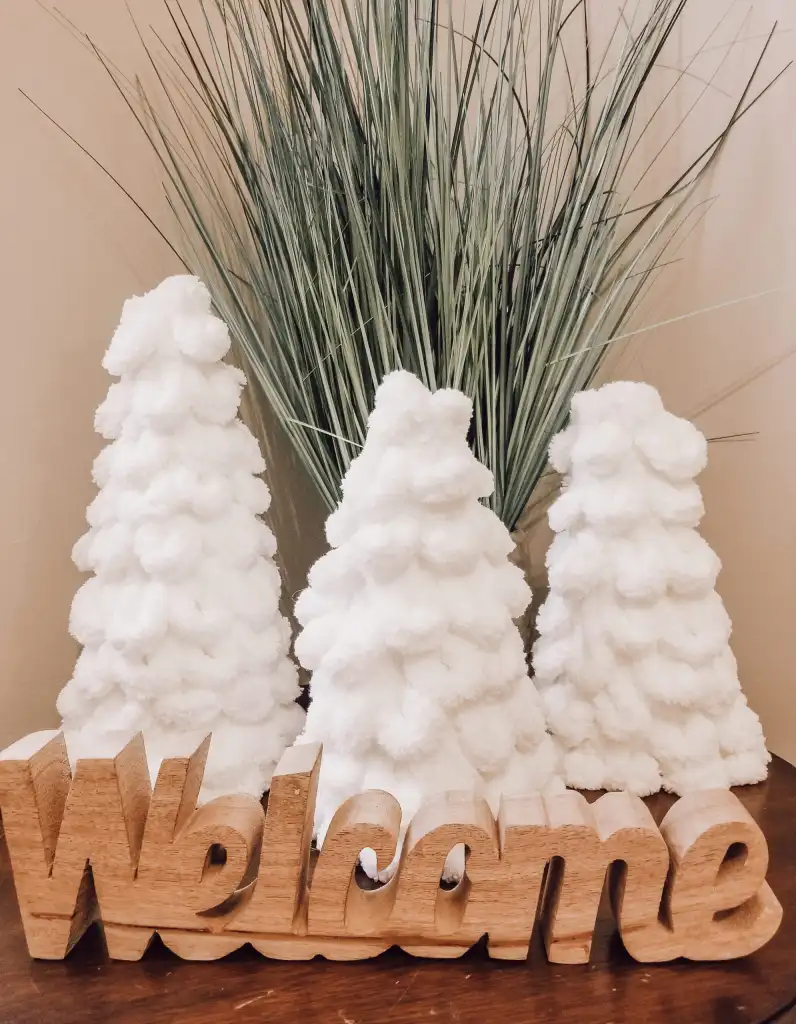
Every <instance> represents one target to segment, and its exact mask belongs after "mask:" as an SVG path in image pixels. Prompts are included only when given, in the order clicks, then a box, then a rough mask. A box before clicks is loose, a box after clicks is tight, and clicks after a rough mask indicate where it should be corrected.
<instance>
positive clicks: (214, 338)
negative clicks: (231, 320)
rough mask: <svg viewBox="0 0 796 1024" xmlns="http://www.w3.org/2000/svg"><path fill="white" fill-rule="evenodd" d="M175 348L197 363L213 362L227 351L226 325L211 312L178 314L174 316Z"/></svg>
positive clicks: (228, 343)
mask: <svg viewBox="0 0 796 1024" xmlns="http://www.w3.org/2000/svg"><path fill="white" fill-rule="evenodd" d="M174 341H175V344H176V346H177V349H178V350H179V351H180V352H181V353H182V354H183V355H184V356H188V357H189V358H190V359H194V360H196V362H197V363H215V362H217V361H218V360H219V359H222V358H223V357H224V356H225V355H226V354H227V352H228V351H229V346H230V337H229V330H228V328H227V325H226V324H225V323H224V321H223V320H219V319H218V317H215V316H213V315H212V314H207V313H203V314H200V315H198V316H197V315H192V314H187V315H186V314H180V315H178V316H176V317H175V318H174Z"/></svg>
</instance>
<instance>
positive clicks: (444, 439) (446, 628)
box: [296, 371, 560, 878]
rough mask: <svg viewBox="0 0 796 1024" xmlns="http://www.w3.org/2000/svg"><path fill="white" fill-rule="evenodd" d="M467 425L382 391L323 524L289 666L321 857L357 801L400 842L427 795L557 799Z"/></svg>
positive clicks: (438, 407) (404, 386)
mask: <svg viewBox="0 0 796 1024" xmlns="http://www.w3.org/2000/svg"><path fill="white" fill-rule="evenodd" d="M471 416H472V403H471V402H470V400H469V399H468V398H467V397H465V395H463V394H462V393H461V392H459V391H454V390H440V391H437V392H435V393H434V394H432V393H430V392H429V391H428V390H427V388H426V387H425V386H424V385H423V384H421V383H420V381H419V380H418V379H417V378H416V377H414V376H413V375H412V374H410V373H407V372H405V371H398V372H395V373H391V374H388V375H387V377H385V379H384V382H383V383H382V385H381V387H380V388H379V389H378V391H377V393H376V402H375V409H374V411H373V413H372V414H371V416H370V419H369V423H368V433H367V437H366V440H365V445H364V448H363V450H362V452H361V453H360V454H359V455H358V456H357V457H356V458H355V459H354V461H353V462H352V464H351V466H350V468H349V470H348V472H347V473H346V476H345V479H344V480H343V498H342V501H341V503H340V505H339V507H338V509H337V510H336V511H335V512H334V513H332V515H331V516H330V517H329V519H328V521H327V524H326V535H327V539H328V541H329V544H330V545H331V550H330V551H329V552H328V553H327V554H325V555H324V556H323V557H322V558H321V559H320V560H319V561H318V562H317V563H316V564H315V565H314V567H313V568H312V570H311V572H310V576H309V587H308V589H307V590H305V591H304V592H303V593H302V594H301V595H300V597H299V599H298V602H297V605H296V616H297V618H298V620H299V622H300V623H301V625H302V626H303V627H304V629H303V631H302V633H301V634H300V635H299V637H298V639H297V641H296V654H297V656H298V657H299V659H300V661H301V662H302V664H303V665H304V666H305V667H306V668H308V669H310V670H312V680H311V688H310V689H311V694H312V704H311V706H310V709H309V712H308V716H307V725H306V729H305V734H304V736H305V738H306V739H308V740H316V741H318V740H319V741H322V742H323V745H324V756H323V764H322V767H321V777H320V784H319V791H318V805H317V817H316V828H317V833H318V838H319V841H321V840H322V839H323V836H324V834H325V831H326V828H327V826H328V824H329V820H330V818H331V816H332V814H333V813H334V811H335V810H336V809H337V807H338V806H339V805H340V803H341V802H342V801H343V800H345V799H346V798H347V797H348V796H350V795H351V794H353V793H357V792H359V791H360V790H363V789H383V790H386V791H388V792H390V793H392V794H393V795H394V796H395V797H396V798H397V799H398V800H399V802H400V804H401V808H402V811H403V827H404V828H406V826H407V824H408V821H409V818H410V817H411V816H412V815H413V814H414V812H415V811H416V810H417V808H418V806H419V804H420V802H421V801H422V800H423V799H424V798H425V797H427V796H429V795H431V794H433V793H438V792H441V791H444V790H455V789H474V790H476V791H477V792H481V793H482V794H483V795H485V796H486V797H487V798H488V799H489V800H490V802H491V803H492V805H493V807H495V806H496V805H497V801H498V799H499V795H500V793H501V791H503V792H517V791H521V792H528V791H531V790H544V789H546V788H550V787H553V788H555V786H556V782H557V776H556V763H555V752H554V749H553V744H552V741H551V740H550V737H549V736H547V735H546V733H545V727H544V716H543V714H542V710H541V706H540V702H539V700H538V696H537V694H536V692H535V690H534V687H533V684H532V683H531V681H530V679H529V678H528V675H527V670H526V665H525V659H524V655H523V644H522V639H521V637H520V634H519V632H518V630H517V628H516V626H515V625H514V623H513V621H512V619H513V618H515V617H517V616H519V615H520V614H521V613H522V612H523V611H524V610H525V608H526V606H527V604H528V601H529V599H530V591H529V589H528V587H527V585H526V583H525V581H524V579H523V574H522V571H521V570H520V569H518V568H517V567H515V566H514V565H512V564H511V563H510V562H509V561H508V555H509V554H510V552H511V551H512V549H513V543H512V541H511V538H510V536H509V533H508V531H507V530H506V528H505V526H504V525H503V524H502V523H501V522H500V520H499V519H498V517H497V516H496V515H495V514H494V513H493V512H492V511H490V509H488V508H487V507H486V506H485V505H483V504H481V502H480V501H479V499H480V498H482V497H486V496H488V495H489V494H490V493H491V491H492V488H493V480H492V474H491V473H490V471H489V470H488V469H486V468H485V467H484V466H482V465H481V464H480V463H479V462H478V461H477V460H476V458H475V456H474V455H473V454H472V452H471V450H470V448H469V446H468V444H467V430H468V426H469V423H470V419H471ZM559 785H560V783H559ZM363 864H364V866H365V869H366V870H367V871H368V873H369V874H374V873H375V866H374V864H373V863H372V862H370V863H368V861H367V858H366V859H365V860H363ZM449 865H450V866H449V869H448V870H449V873H450V874H451V875H456V874H458V873H459V872H460V869H461V865H460V863H459V865H458V867H457V865H456V863H455V861H452V860H450V859H449ZM380 867H381V868H382V869H383V870H382V872H381V877H382V878H384V877H386V876H387V875H388V874H389V867H387V868H386V870H384V869H385V866H384V865H381V866H380Z"/></svg>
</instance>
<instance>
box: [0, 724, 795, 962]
mask: <svg viewBox="0 0 796 1024" xmlns="http://www.w3.org/2000/svg"><path fill="white" fill-rule="evenodd" d="M30 746H31V744H30V743H28V745H27V749H26V748H25V747H24V746H21V745H20V744H17V745H15V747H11V748H9V749H8V750H7V751H6V752H5V754H2V755H0V811H1V812H2V820H3V825H4V829H5V837H6V842H7V844H8V850H9V854H10V858H11V865H12V870H13V875H14V882H15V884H16V891H17V896H18V899H19V905H20V910H21V913H22V921H23V924H24V929H25V937H26V940H27V944H28V949H29V951H30V954H31V956H34V957H41V958H45V959H60V958H62V957H64V956H66V954H67V953H68V952H69V950H70V949H71V948H72V947H73V946H74V944H75V943H76V942H77V941H78V939H79V938H80V936H81V935H82V934H83V932H84V931H85V930H86V928H87V927H88V926H89V925H90V924H91V923H92V922H93V921H95V920H99V921H101V924H102V927H103V929H104V933H105V938H106V941H107V947H108V953H109V955H110V956H111V957H112V958H114V959H119V960H137V959H139V958H140V957H141V956H142V955H143V953H144V951H145V950H146V948H147V946H148V945H149V943H150V941H151V940H152V938H153V936H154V934H155V932H157V933H158V934H159V935H160V936H161V938H162V940H163V942H164V943H165V944H166V945H167V946H168V947H169V948H170V949H171V950H173V951H174V952H175V953H176V954H177V955H178V956H180V957H183V958H185V959H189V960H212V959H216V958H218V957H221V956H224V955H225V954H227V953H230V952H232V951H233V950H235V949H237V948H238V947H240V946H243V945H244V944H245V943H251V945H252V946H254V948H255V949H257V950H259V952H260V953H262V954H263V955H265V956H267V957H275V958H278V959H283V960H303V959H310V958H312V957H314V956H319V955H320V956H324V957H327V958H329V959H332V960H357V959H363V958H366V957H372V956H375V955H377V954H379V953H381V952H382V951H383V950H385V949H387V948H388V947H390V946H393V945H398V946H400V947H402V948H403V949H404V950H406V951H407V952H409V953H411V954H414V955H416V956H428V957H456V956H460V955H461V954H463V953H464V952H465V951H466V950H468V949H469V948H470V947H471V946H472V945H473V944H474V943H476V942H477V941H478V940H479V939H480V938H481V937H482V936H484V935H487V936H488V940H487V941H488V946H487V948H488V951H489V955H490V956H492V957H498V958H502V959H510V960H523V959H525V957H526V956H527V954H528V947H529V941H530V936H531V932H532V930H533V928H534V923H535V921H536V919H537V906H538V907H539V920H540V926H541V928H542V933H543V936H544V942H545V947H546V950H547V956H548V958H549V959H550V960H551V961H554V962H556V963H568V964H578V963H586V962H587V961H588V959H589V953H590V949H591V939H592V932H593V929H594V926H595V919H596V916H597V909H598V904H599V901H600V895H601V892H602V888H603V883H604V880H605V876H606V872H608V876H609V883H610V894H611V903H612V907H613V911H614V914H615V916H616V920H617V923H618V927H619V932H620V934H621V937H622V940H623V942H624V944H625V947H626V948H627V950H628V952H629V953H630V955H631V956H633V957H634V958H635V959H636V960H640V961H643V962H646V963H652V962H658V961H666V960H672V959H674V958H675V957H686V958H689V959H692V960H726V959H731V958H734V957H741V956H745V955H747V954H749V953H752V952H754V951H755V950H756V949H758V948H760V947H761V946H762V945H763V944H764V943H766V942H767V941H768V940H769V939H770V938H771V937H772V936H773V935H774V933H775V932H776V930H777V928H778V926H779V923H780V920H781V917H782V908H781V907H780V905H779V903H778V901H777V899H776V897H775V896H774V894H773V893H772V891H771V889H770V888H769V886H768V885H767V883H766V881H765V875H766V870H767V866H768V851H767V847H766V842H765V838H764V837H763V834H762V833H761V831H760V829H759V828H758V826H757V825H756V823H755V822H754V820H753V819H752V818H751V817H750V815H749V814H748V813H747V812H746V810H745V809H744V808H743V806H742V805H741V803H740V802H739V801H738V799H737V798H736V797H735V796H734V795H733V794H732V793H730V792H728V791H719V790H712V791H706V792H702V793H696V794H693V795H691V796H687V797H683V798H682V799H681V800H679V801H678V802H677V803H676V804H675V805H674V806H673V807H672V809H671V810H670V811H669V813H668V814H667V816H666V818H665V819H664V821H663V823H662V825H661V827H660V829H658V827H657V826H656V825H655V822H654V820H653V818H652V816H651V815H650V813H649V811H648V810H647V808H646V806H645V805H644V803H643V802H642V801H641V800H640V799H639V798H637V797H634V796H631V795H629V794H628V793H609V794H608V795H606V796H603V797H601V798H600V799H599V800H597V802H596V803H594V804H591V805H589V804H587V802H586V800H585V799H584V798H583V797H582V796H581V795H580V794H578V793H575V792H567V793H565V794H562V795H560V796H555V797H552V798H542V797H540V796H538V795H537V796H527V797H519V798H507V799H504V800H503V802H502V804H501V807H500V813H499V815H498V818H497V821H495V819H494V817H493V816H492V814H491V812H490V810H489V807H488V805H487V804H486V803H485V802H484V801H483V800H480V799H475V798H474V797H473V796H472V795H470V794H467V793H448V794H446V795H445V796H443V797H440V798H439V799H437V800H434V801H431V802H430V803H428V804H426V805H425V806H424V807H423V808H421V810H420V811H419V812H418V814H417V815H416V816H415V817H414V819H413V820H412V822H411V824H410V826H409V830H408V833H407V836H406V840H405V843H404V846H403V850H402V854H401V859H400V863H399V868H398V870H397V872H396V874H395V876H394V877H393V878H392V880H391V881H390V882H389V883H388V884H387V885H384V886H383V887H381V888H379V889H375V890H372V891H366V890H364V889H362V888H360V886H359V884H358V882H357V878H356V875H355V869H356V864H357V859H358V856H359V853H360V851H361V850H362V849H364V848H366V847H370V848H372V849H373V850H375V852H376V854H377V856H378V858H379V863H381V864H386V863H388V862H389V861H390V860H391V859H392V857H393V855H394V853H395V849H396V843H397V840H398V834H399V828H400V823H401V812H400V808H399V806H398V804H397V802H396V801H395V800H394V798H393V797H391V796H390V795H389V794H387V793H382V792H368V793H362V794H361V795H359V796H355V797H353V798H351V799H350V800H348V801H347V802H346V803H345V804H343V806H342V807H341V808H340V809H339V810H338V812H337V814H336V815H335V817H334V819H333V821H332V823H331V826H330V828H329V831H328V834H327V837H326V839H325V842H324V844H323V848H322V850H321V852H320V854H319V856H318V857H317V862H314V861H312V863H314V871H311V849H310V846H311V833H312V820H313V813H314V805H315V792H316V787H317V782H318V772H319V769H320V763H321V750H320V747H318V746H315V745H309V744H307V745H296V746H294V747H292V748H291V749H289V750H288V751H287V752H286V754H285V756H284V757H283V758H282V761H281V762H280V764H279V767H278V768H277V771H276V773H275V775H274V778H273V784H272V788H271V792H270V797H269V801H268V808H267V813H266V812H264V811H263V808H262V806H261V804H260V803H259V802H258V801H257V800H255V799H254V798H251V797H245V796H229V797H222V798H220V799H217V800H214V801H212V802H211V803H209V804H206V805H204V806H202V807H200V808H199V809H198V810H197V809H196V801H197V795H198V793H199V789H200V786H201V782H202V775H203V771H204V765H205V760H206V757H207V750H208V746H209V739H208V740H207V741H205V743H204V744H202V746H201V747H200V748H199V750H197V751H196V753H195V754H194V755H193V756H192V757H189V758H178V759H174V760H170V761H166V762H164V763H163V765H162V767H161V769H160V773H159V775H158V778H157V782H156V785H155V788H154V791H153V790H152V789H151V786H150V781H149V774H148V771H147V766H146V756H145V751H144V745H143V741H142V739H141V737H140V736H139V737H136V738H135V739H134V740H133V741H132V742H131V743H129V744H128V745H127V746H126V747H125V748H124V750H122V751H121V753H119V754H118V756H117V757H115V758H114V759H112V760H110V759H109V760H86V761H79V762H78V763H77V765H76V766H75V771H74V775H72V773H71V770H70V766H69V761H68V757H67V751H66V746H65V744H64V740H63V737H62V736H61V735H57V736H55V737H54V738H52V739H48V740H47V741H46V742H44V743H43V745H40V746H39V748H38V749H36V750H35V751H33V752H31V751H30ZM15 750H17V751H20V750H21V751H22V753H24V756H17V755H15ZM458 843H464V844H466V847H467V850H468V856H467V867H466V873H465V877H464V879H463V880H462V881H461V882H460V883H459V884H458V885H457V886H456V888H454V889H451V890H446V889H443V888H442V887H441V886H440V881H439V880H440V874H441V871H442V866H443V864H444V862H445V858H446V856H447V854H448V853H449V851H450V850H451V848H452V847H453V846H455V845H456V844H458ZM222 849H223V853H222Z"/></svg>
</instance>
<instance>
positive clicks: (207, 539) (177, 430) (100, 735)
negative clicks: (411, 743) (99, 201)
mask: <svg viewBox="0 0 796 1024" xmlns="http://www.w3.org/2000/svg"><path fill="white" fill-rule="evenodd" d="M229 343H230V342H229V332H228V330H227V327H226V325H225V324H224V323H223V321H221V320H219V319H218V318H217V317H216V316H214V315H213V314H212V312H211V303H210V295H209V293H208V291H207V289H206V288H205V286H204V285H203V284H202V283H201V282H200V281H199V280H198V279H197V278H195V277H187V276H178V277H171V278H168V279H167V280H166V281H164V282H163V283H162V284H161V285H159V286H158V287H157V288H155V289H154V290H153V291H151V292H149V293H148V294H146V295H144V296H142V297H136V298H132V299H129V300H128V301H127V302H126V303H125V305H124V310H123V312H122V318H121V323H120V324H119V327H118V328H117V330H116V332H115V334H114V336H113V340H112V341H111V344H110V347H109V348H108V351H107V353H106V355H105V359H104V361H103V366H104V367H105V369H106V370H108V372H109V373H111V374H114V375H116V376H119V377H120V380H119V381H118V382H117V383H115V384H112V385H111V387H110V390H109V391H108V395H107V397H106V399H105V401H104V402H103V403H102V404H101V405H100V407H99V409H98V410H97V413H96V417H95V426H96V429H97V431H98V433H100V434H101V435H102V436H103V437H105V438H106V439H107V440H108V441H110V442H111V443H110V444H109V445H108V446H107V447H106V448H104V449H103V450H102V451H101V452H100V454H99V455H98V456H97V459H96V461H95V463H94V480H95V482H96V484H97V486H98V487H99V488H100V490H99V493H98V494H97V496H96V498H95V499H94V501H93V502H92V503H91V505H90V506H89V508H88V511H87V514H86V518H87V520H88V524H89V530H88V532H87V533H86V534H85V535H84V536H83V537H81V538H80V540H79V541H78V542H77V544H76V545H75V548H74V551H73V559H74V562H75V564H76V565H77V567H78V568H79V569H80V570H81V571H82V572H92V573H93V574H94V575H93V576H92V577H91V578H90V579H89V580H87V582H86V583H84V584H83V586H82V587H81V588H80V590H79V591H78V592H77V594H76V595H75V598H74V601H73V603H72V612H71V616H70V631H71V633H72V635H73V636H74V637H75V639H76V640H78V642H79V643H81V644H82V645H83V651H82V653H81V654H80V657H79V658H78V661H77V665H76V666H75V670H74V673H73V676H72V678H71V680H70V681H69V682H68V683H67V685H66V686H65V687H64V689H63V690H62V692H61V695H60V697H59V698H58V710H59V711H60V713H61V715H62V717H63V728H64V731H65V734H66V739H67V744H68V748H69V752H70V756H71V757H72V759H73V760H74V759H75V758H77V757H88V756H95V757H96V756H112V755H113V754H115V753H117V752H118V750H119V749H120V747H121V746H122V745H123V744H124V743H125V742H127V741H128V740H129V739H130V738H131V737H132V736H133V735H134V734H135V733H136V732H138V731H139V730H143V733H144V739H145V742H146V747H147V754H148V758H149V763H150V771H151V774H152V776H153V779H154V777H155V775H156V773H157V769H158V767H159V764H160V761H161V760H162V759H163V758H164V757H169V756H177V755H185V754H189V753H192V752H193V750H194V749H195V748H196V747H197V746H198V745H199V743H201V741H202V740H203V739H204V738H205V736H206V735H207V734H208V733H209V732H212V734H213V738H212V742H211V746H210V753H209V757H208V762H207V769H206V772H205V780H204V786H203V789H202V795H201V799H202V800H203V801H204V800H208V799H211V798H213V797H215V796H221V795H224V794H230V793H249V794H251V795H254V796H260V795H261V794H262V793H263V792H264V790H265V789H267V788H268V786H269V784H270V780H271V774H272V772H273V769H274V767H275V765H276V762H277V760H278V759H279V757H280V756H281V755H282V753H283V751H284V750H285V748H286V747H287V746H288V745H289V744H290V743H292V742H293V740H294V739H295V738H296V735H297V734H298V733H299V731H300V730H301V728H302V724H303V719H304V715H303V712H302V710H301V708H299V707H298V706H297V705H296V704H295V703H294V699H295V697H296V696H297V695H298V693H299V689H298V682H297V673H296V668H295V665H294V664H293V663H292V661H290V659H289V657H288V650H289V646H290V628H289V626H288V623H287V621H286V620H285V619H284V617H283V616H282V615H281V614H280V612H279V594H280V587H281V581H280V577H279V572H278V570H277V568H276V566H275V564H274V562H273V556H274V554H275V552H276V541H275V539H274V536H273V534H272V532H271V530H270V529H269V528H268V526H267V525H266V524H265V523H264V522H263V521H262V520H261V519H259V518H258V517H259V515H260V514H261V513H263V512H265V511H266V510H267V508H268V506H269V503H270V500H271V497H270V494H269V492H268V488H267V486H266V484H265V482H264V481H263V480H262V479H260V478H259V477H258V476H256V475H255V474H258V473H261V472H262V471H263V469H264V468H265V464H264V462H263V459H262V456H261V454H260V450H259V446H258V444H257V441H256V440H255V438H254V437H253V436H252V434H251V433H250V431H249V430H248V428H247V427H246V426H245V425H244V424H243V423H242V422H241V421H240V420H239V419H238V418H237V413H238V406H239V404H240V397H241V389H242V388H243V386H244V384H245V383H246V379H245V377H244V375H243V374H242V373H241V371H240V370H238V369H236V368H235V367H233V366H229V365H227V364H226V363H224V362H221V361H220V360H221V359H222V358H223V356H224V355H225V354H226V352H227V350H228V348H229Z"/></svg>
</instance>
